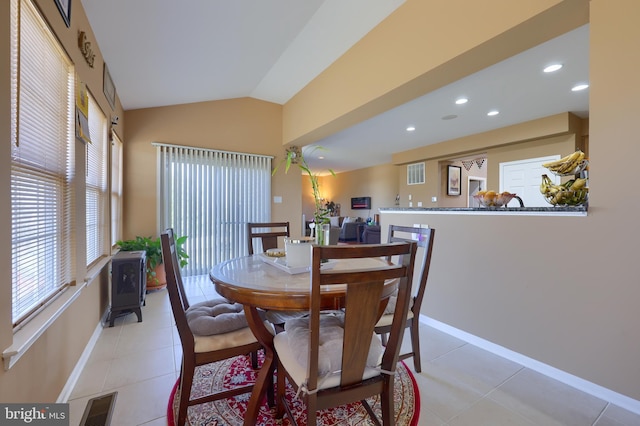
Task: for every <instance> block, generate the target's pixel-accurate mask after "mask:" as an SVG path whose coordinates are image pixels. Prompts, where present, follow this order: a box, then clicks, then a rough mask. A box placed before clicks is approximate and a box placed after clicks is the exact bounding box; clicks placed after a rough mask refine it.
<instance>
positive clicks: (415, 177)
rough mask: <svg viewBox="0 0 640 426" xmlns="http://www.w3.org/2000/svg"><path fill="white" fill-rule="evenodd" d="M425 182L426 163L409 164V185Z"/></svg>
mask: <svg viewBox="0 0 640 426" xmlns="http://www.w3.org/2000/svg"><path fill="white" fill-rule="evenodd" d="M422 183H424V163H414V164H409V165H407V185H418V184H422Z"/></svg>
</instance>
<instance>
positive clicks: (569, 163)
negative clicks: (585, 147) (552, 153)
mask: <svg viewBox="0 0 640 426" xmlns="http://www.w3.org/2000/svg"><path fill="white" fill-rule="evenodd" d="M586 161H587V160H586V159H585V158H584V152H582V151H581V150H577V151H576V152H574V153H573V154H569V155H567V156H566V157H562V158H561V159H559V160H556V161H550V162H548V163H544V164H543V165H542V167H546V168H547V169H549V170H551V171H552V172H553V173H555V174H557V175H570V174H577V173H579V172H580V171H582V170H584V167H586Z"/></svg>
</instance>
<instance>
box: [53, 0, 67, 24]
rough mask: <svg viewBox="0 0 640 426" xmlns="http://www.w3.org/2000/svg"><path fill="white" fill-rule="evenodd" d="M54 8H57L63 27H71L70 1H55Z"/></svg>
mask: <svg viewBox="0 0 640 426" xmlns="http://www.w3.org/2000/svg"><path fill="white" fill-rule="evenodd" d="M56 6H58V10H59V11H60V14H61V15H62V20H63V21H64V23H65V25H66V26H67V27H68V26H69V25H71V0H56Z"/></svg>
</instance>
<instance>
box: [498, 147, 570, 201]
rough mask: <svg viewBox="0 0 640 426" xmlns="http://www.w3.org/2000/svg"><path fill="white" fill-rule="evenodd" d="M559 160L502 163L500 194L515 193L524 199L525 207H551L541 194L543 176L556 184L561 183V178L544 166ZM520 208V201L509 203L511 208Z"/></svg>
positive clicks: (544, 159)
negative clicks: (543, 165)
mask: <svg viewBox="0 0 640 426" xmlns="http://www.w3.org/2000/svg"><path fill="white" fill-rule="evenodd" d="M558 159H560V155H552V156H549V157H540V158H529V159H526V160H519V161H509V162H506V163H500V192H504V191H507V192H511V193H515V194H516V195H518V197H520V198H522V202H523V203H524V206H525V207H551V204H549V203H547V201H546V200H545V199H544V197H543V196H542V194H541V193H540V183H542V175H543V174H546V175H547V176H549V178H551V180H552V181H553V182H554V183H556V184H559V183H560V178H559V177H558V176H555V175H554V174H553V173H551V172H550V171H549V170H548V169H547V168H545V167H542V164H543V163H546V162H549V161H554V160H558ZM518 206H519V204H518V200H515V199H514V200H511V202H510V203H509V207H518Z"/></svg>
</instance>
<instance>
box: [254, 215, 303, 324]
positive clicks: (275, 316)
mask: <svg viewBox="0 0 640 426" xmlns="http://www.w3.org/2000/svg"><path fill="white" fill-rule="evenodd" d="M289 236H290V234H289V222H264V223H258V222H249V223H247V238H248V242H247V243H248V247H249V255H252V254H254V251H255V250H254V247H253V242H254V239H256V238H259V239H260V240H261V242H262V251H263V252H266V251H267V250H269V249H272V248H278V238H280V237H285V238H286V237H289ZM300 315H301V314H300V313H299V312H289V311H267V312H266V313H265V316H266V319H267V320H268V321H269V322H271V323H272V324H273V326H274V327H275V331H276V333H280V332H282V331H284V322H285V321H286V320H288V319H291V318H297V317H299V316H300Z"/></svg>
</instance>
